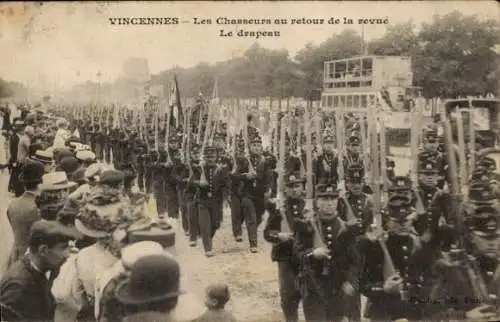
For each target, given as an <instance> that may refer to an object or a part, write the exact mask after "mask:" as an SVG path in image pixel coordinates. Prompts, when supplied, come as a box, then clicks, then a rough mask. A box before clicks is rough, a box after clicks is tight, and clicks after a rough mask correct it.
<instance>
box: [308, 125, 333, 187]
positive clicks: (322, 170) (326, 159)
mask: <svg viewBox="0 0 500 322" xmlns="http://www.w3.org/2000/svg"><path fill="white" fill-rule="evenodd" d="M322 148H323V152H322V153H321V154H319V155H318V156H317V157H316V159H315V160H314V162H313V164H314V178H315V180H316V184H330V185H337V184H338V181H339V178H338V173H337V167H338V160H337V156H336V154H335V137H334V136H333V135H330V134H328V133H326V134H325V136H324V137H323V146H322Z"/></svg>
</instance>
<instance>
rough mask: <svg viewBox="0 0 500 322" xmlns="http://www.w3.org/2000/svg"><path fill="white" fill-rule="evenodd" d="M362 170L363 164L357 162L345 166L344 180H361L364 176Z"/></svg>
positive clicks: (363, 170)
mask: <svg viewBox="0 0 500 322" xmlns="http://www.w3.org/2000/svg"><path fill="white" fill-rule="evenodd" d="M364 172H365V169H364V168H363V165H361V164H359V163H354V164H351V165H350V166H349V167H348V168H347V173H346V180H348V181H351V182H361V181H362V180H363V177H364Z"/></svg>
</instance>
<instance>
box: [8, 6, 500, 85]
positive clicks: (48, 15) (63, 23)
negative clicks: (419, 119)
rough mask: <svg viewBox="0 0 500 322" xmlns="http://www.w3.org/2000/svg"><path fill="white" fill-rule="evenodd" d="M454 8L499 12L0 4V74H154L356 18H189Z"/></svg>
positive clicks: (417, 15)
mask: <svg viewBox="0 0 500 322" xmlns="http://www.w3.org/2000/svg"><path fill="white" fill-rule="evenodd" d="M453 10H459V11H461V12H463V13H464V14H477V15H478V16H480V17H481V18H494V19H498V17H499V7H498V5H497V4H496V3H495V1H484V2H483V1H460V2H452V1H443V2H423V1H417V2H382V1H381V2H328V3H325V2H219V3H215V2H194V1H193V2H162V3H149V2H120V3H118V2H111V3H108V4H97V3H90V2H89V3H76V2H75V3H70V2H68V3H65V2H59V3H57V2H53V3H45V4H43V5H42V6H37V5H35V4H23V3H5V2H4V3H2V4H0V78H3V79H6V80H15V81H20V82H23V83H25V84H26V85H28V86H33V87H44V88H61V89H62V88H69V87H71V86H73V85H75V84H77V83H82V82H85V81H87V80H90V81H96V80H97V76H96V75H97V73H98V72H99V71H100V72H101V75H102V76H101V77H100V80H101V81H102V82H108V81H113V80H114V79H116V78H117V77H119V76H120V75H121V74H122V65H123V63H124V62H125V61H126V60H127V59H129V58H132V57H143V58H145V59H147V60H148V63H149V69H150V72H151V73H152V74H156V73H158V72H160V71H162V70H166V69H169V68H171V67H173V66H176V65H177V66H181V67H191V66H194V65H196V64H198V63H200V62H209V63H214V62H217V61H224V60H227V59H230V58H231V57H235V56H241V55H242V54H243V52H244V51H245V50H246V49H247V48H248V47H249V46H251V45H252V44H253V43H255V42H256V41H257V42H258V43H259V44H260V45H262V46H263V47H266V48H270V49H281V48H285V49H287V50H288V51H289V52H290V54H291V55H294V54H295V53H296V52H297V51H298V50H300V49H301V48H303V47H304V45H305V44H306V43H308V42H312V43H314V44H319V43H321V42H322V41H324V40H326V39H327V38H328V37H330V36H331V35H332V34H334V33H338V32H341V31H342V30H343V29H345V28H354V29H356V30H358V31H359V32H361V30H362V27H361V25H359V24H357V23H355V24H353V25H343V24H338V25H329V24H326V23H325V24H322V25H304V24H302V25H291V24H288V25H246V26H243V25H240V26H235V25H232V26H231V25H225V26H223V25H217V24H215V21H213V24H211V25H195V24H193V19H194V18H195V17H197V18H211V19H212V20H215V19H216V18H217V17H228V18H273V19H274V18H288V20H289V21H290V20H291V19H297V18H299V19H301V18H303V17H305V18H323V19H325V20H328V19H329V18H330V17H335V18H340V19H341V21H342V19H343V17H349V18H352V19H354V20H355V22H356V21H357V19H359V18H387V19H388V21H389V25H391V24H396V23H399V22H405V21H408V20H410V19H413V21H414V23H415V24H416V25H419V24H420V23H421V22H423V21H430V19H431V18H432V16H433V15H434V14H440V15H445V14H447V13H449V12H451V11H453ZM110 17H178V18H179V19H180V20H182V21H188V22H187V23H181V24H178V25H149V26H148V25H145V26H138V25H135V26H131V25H128V26H123V25H122V26H119V25H112V24H111V23H110V22H109V18H110ZM386 28H387V25H384V24H382V25H366V26H365V27H364V35H365V39H367V40H370V39H373V38H378V37H381V36H382V35H383V34H384V32H385V30H386ZM220 29H224V30H226V31H231V30H232V31H233V32H234V31H235V30H237V29H245V30H248V31H250V30H269V31H276V30H279V31H280V37H268V38H261V39H258V40H256V39H255V38H240V37H220V36H219V33H220Z"/></svg>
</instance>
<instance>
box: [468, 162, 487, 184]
mask: <svg viewBox="0 0 500 322" xmlns="http://www.w3.org/2000/svg"><path fill="white" fill-rule="evenodd" d="M490 180H491V173H490V171H489V170H488V169H487V168H485V167H484V166H482V165H479V166H476V168H475V169H474V171H473V172H472V175H471V181H472V182H481V181H483V182H489V181H490Z"/></svg>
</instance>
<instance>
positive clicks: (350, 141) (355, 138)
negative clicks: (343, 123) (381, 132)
mask: <svg viewBox="0 0 500 322" xmlns="http://www.w3.org/2000/svg"><path fill="white" fill-rule="evenodd" d="M347 144H349V145H350V146H359V145H361V139H360V138H359V137H358V136H354V135H351V136H350V137H349V139H347Z"/></svg>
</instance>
